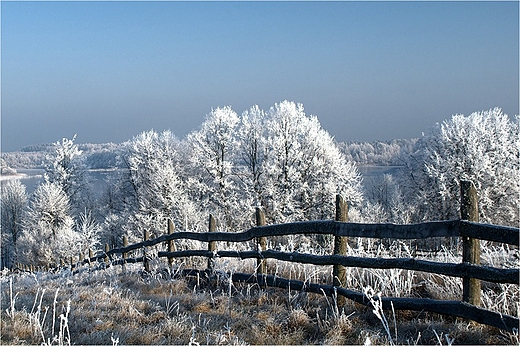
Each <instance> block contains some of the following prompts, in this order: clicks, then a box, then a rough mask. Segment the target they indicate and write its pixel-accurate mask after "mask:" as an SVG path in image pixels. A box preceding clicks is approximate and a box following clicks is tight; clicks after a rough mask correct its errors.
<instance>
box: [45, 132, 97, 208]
mask: <svg viewBox="0 0 520 346" xmlns="http://www.w3.org/2000/svg"><path fill="white" fill-rule="evenodd" d="M75 139H76V136H75V135H74V137H73V138H72V139H67V138H63V139H62V140H61V142H59V141H58V142H56V143H54V148H55V151H54V153H53V154H51V155H48V156H47V164H46V167H45V180H46V181H48V182H51V183H54V184H58V185H59V186H61V188H62V190H63V192H64V193H65V194H66V195H67V196H68V197H69V199H70V203H71V206H72V207H73V209H78V210H81V209H82V207H83V206H84V205H83V204H84V203H85V202H86V200H87V199H88V198H89V194H88V193H87V188H88V180H87V169H86V166H85V164H84V158H83V157H82V155H81V150H79V149H78V146H77V145H76V144H74V140H75Z"/></svg>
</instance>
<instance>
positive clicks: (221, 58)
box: [1, 1, 519, 151]
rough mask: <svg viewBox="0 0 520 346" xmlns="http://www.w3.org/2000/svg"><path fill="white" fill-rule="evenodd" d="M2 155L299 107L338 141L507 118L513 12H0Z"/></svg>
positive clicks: (369, 7)
mask: <svg viewBox="0 0 520 346" xmlns="http://www.w3.org/2000/svg"><path fill="white" fill-rule="evenodd" d="M1 11H2V18H1V29H2V31H1V35H2V37H1V38H2V41H1V45H2V46H1V48H2V56H1V58H2V61H1V68H2V70H1V76H2V81H1V82H2V83H1V94H2V95H1V96H2V99H1V101H2V123H1V124H2V129H1V132H2V139H1V143H2V150H3V151H12V150H17V149H20V148H22V147H23V146H25V145H29V144H37V143H48V142H55V141H57V140H60V139H61V138H63V137H67V138H72V136H73V135H74V134H77V140H76V141H77V142H78V143H83V142H93V143H101V142H110V141H112V142H122V141H125V140H129V139H131V138H132V137H133V136H135V135H137V134H138V133H140V132H142V131H145V130H150V129H152V128H153V129H155V130H157V131H162V130H165V129H171V130H172V131H173V132H174V133H175V134H176V135H177V136H178V137H181V138H182V137H184V136H185V135H186V134H187V133H189V132H190V131H192V130H194V129H196V128H197V127H198V126H199V125H200V124H201V123H202V122H203V121H204V118H205V116H206V114H207V113H209V112H210V110H211V108H212V107H213V108H215V107H218V106H225V105H231V106H232V107H233V109H234V110H235V111H236V112H237V113H239V114H240V113H242V112H243V111H244V110H246V109H247V108H249V107H250V106H252V105H253V104H258V105H259V106H260V107H261V108H263V109H265V110H267V109H268V108H269V107H270V106H271V105H273V104H274V103H275V102H280V101H282V100H285V99H287V100H292V101H296V102H301V103H303V104H304V106H305V109H306V112H307V113H308V114H315V115H317V116H318V117H319V119H320V121H321V124H322V126H323V127H324V128H325V129H326V130H328V131H329V132H330V133H331V134H332V135H333V136H334V137H335V138H336V139H337V140H339V141H349V140H361V141H372V140H389V139H393V138H412V137H418V136H420V135H421V132H427V131H428V129H429V128H430V127H431V126H432V125H434V124H435V123H436V122H440V121H442V120H444V119H447V118H449V117H450V116H451V115H452V114H455V113H464V114H469V113H471V112H473V111H480V110H484V109H489V108H492V107H495V106H500V107H502V108H503V110H504V111H505V112H506V113H508V114H510V115H514V114H518V113H519V110H518V109H519V105H518V104H519V100H518V99H519V87H518V84H519V83H518V80H519V67H518V64H519V60H518V59H519V53H518V52H519V45H518V41H519V25H518V23H519V8H518V2H195V3H194V2H9V1H3V2H2V3H1Z"/></svg>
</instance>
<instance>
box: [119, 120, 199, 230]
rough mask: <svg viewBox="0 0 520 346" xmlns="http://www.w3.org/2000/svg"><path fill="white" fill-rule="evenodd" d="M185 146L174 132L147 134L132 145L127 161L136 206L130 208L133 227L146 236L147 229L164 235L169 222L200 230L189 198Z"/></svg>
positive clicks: (129, 216) (128, 215) (128, 209)
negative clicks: (187, 224) (184, 155)
mask: <svg viewBox="0 0 520 346" xmlns="http://www.w3.org/2000/svg"><path fill="white" fill-rule="evenodd" d="M183 150H184V148H183V147H182V143H181V142H180V141H178V140H177V139H176V138H175V136H174V135H173V134H172V133H171V131H164V132H162V133H157V132H155V131H153V130H152V131H146V132H143V133H141V134H139V135H138V136H136V137H135V138H134V139H133V140H132V141H131V142H130V143H129V145H128V152H127V154H126V158H125V160H126V162H127V165H128V179H129V184H130V185H131V186H132V191H131V192H132V193H133V194H134V198H135V199H134V201H135V202H134V203H132V204H128V205H127V206H126V212H127V218H128V219H131V220H133V223H132V224H131V227H133V228H134V229H136V230H138V231H137V234H135V235H136V236H142V232H143V231H144V230H148V231H151V232H152V235H155V236H157V235H160V234H162V233H164V232H165V231H166V230H167V219H172V221H174V223H176V224H177V225H185V224H186V223H187V222H189V224H190V225H191V227H192V228H193V227H195V228H196V227H198V226H197V225H198V223H199V222H200V221H198V220H197V217H198V213H197V208H196V206H195V205H194V203H193V202H192V201H191V200H190V199H189V198H188V194H187V190H186V189H187V185H186V184H187V182H186V175H187V174H186V173H185V172H184V171H185V166H186V165H185V163H184V158H183V154H182V151H183Z"/></svg>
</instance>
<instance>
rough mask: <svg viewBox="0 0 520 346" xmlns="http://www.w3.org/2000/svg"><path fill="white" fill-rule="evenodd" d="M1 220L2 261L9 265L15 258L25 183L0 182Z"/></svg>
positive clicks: (13, 181)
mask: <svg viewBox="0 0 520 346" xmlns="http://www.w3.org/2000/svg"><path fill="white" fill-rule="evenodd" d="M0 204H1V215H2V218H1V221H2V246H1V251H2V263H1V266H6V267H11V266H12V264H13V262H14V261H15V260H16V245H17V241H18V238H19V237H20V235H21V233H22V222H23V217H24V215H23V214H24V209H25V208H26V206H27V194H26V192H25V185H23V184H22V183H21V182H20V180H18V179H15V180H9V181H7V182H6V183H5V184H2V198H1V199H0Z"/></svg>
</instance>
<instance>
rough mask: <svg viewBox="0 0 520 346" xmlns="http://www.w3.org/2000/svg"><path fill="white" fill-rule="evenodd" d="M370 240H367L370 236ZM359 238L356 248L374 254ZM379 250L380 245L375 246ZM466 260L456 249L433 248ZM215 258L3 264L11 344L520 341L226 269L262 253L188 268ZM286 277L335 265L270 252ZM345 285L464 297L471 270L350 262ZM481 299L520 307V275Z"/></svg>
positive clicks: (491, 305)
mask: <svg viewBox="0 0 520 346" xmlns="http://www.w3.org/2000/svg"><path fill="white" fill-rule="evenodd" d="M364 241H365V242H367V241H369V240H368V239H365V240H364ZM483 243H484V246H483V251H482V253H483V258H482V261H483V263H490V264H491V263H492V264H493V265H496V266H504V267H510V266H511V264H514V265H515V266H516V263H517V261H518V260H517V258H518V250H509V249H508V248H506V247H493V246H491V244H490V243H488V242H483ZM361 245H363V244H362V243H361V244H357V249H354V248H350V249H349V255H358V254H359V252H363V253H364V255H365V256H370V254H367V253H365V250H363V249H366V248H367V246H368V245H369V244H368V243H367V244H364V245H365V246H361ZM371 248H374V247H373V246H371ZM376 249H377V250H378V251H377V253H376V254H372V256H373V255H377V256H381V257H385V256H390V255H392V256H398V255H400V254H401V255H403V256H404V255H406V254H407V253H408V254H409V249H408V248H407V247H406V245H405V244H404V243H401V242H395V243H392V244H390V246H387V247H385V246H383V245H379V246H378V247H376ZM433 256H435V258H436V259H438V260H440V259H441V258H442V260H443V261H446V262H451V261H453V262H460V257H459V256H458V255H456V254H452V253H450V252H448V251H441V252H439V253H437V254H430V255H429V256H428V258H432V257H433ZM205 264H206V259H202V258H194V259H188V260H184V261H182V260H176V262H175V263H174V266H173V267H172V268H173V269H170V268H168V267H167V265H166V262H165V261H164V260H159V259H155V260H153V261H152V262H151V272H150V273H146V272H144V271H143V270H142V264H134V265H127V266H126V269H125V271H124V272H123V269H122V268H121V267H110V268H108V269H105V270H90V269H89V268H88V267H83V268H81V269H80V270H79V272H78V273H77V274H75V275H73V274H72V273H71V272H70V271H69V270H62V271H60V272H58V273H33V274H30V273H20V274H12V273H8V272H4V273H3V274H4V275H2V276H1V284H2V285H1V321H2V328H1V342H2V344H41V343H42V342H45V343H47V344H67V343H69V342H70V343H72V344H115V343H119V344H188V343H190V342H191V343H192V344H197V343H199V344H240V345H243V344H367V343H371V344H392V343H394V344H405V345H416V344H437V345H438V344H443V345H446V344H518V342H519V339H518V334H517V333H513V334H511V333H507V332H504V331H501V330H498V329H496V328H493V327H488V326H484V325H481V324H477V323H473V322H468V321H465V320H462V319H459V318H451V317H446V316H441V315H437V314H431V313H424V312H410V311H395V313H392V312H391V311H390V312H389V311H385V312H383V313H381V311H375V312H374V311H373V310H372V309H371V308H367V307H365V306H361V305H359V304H356V303H354V302H351V301H347V303H346V304H345V305H344V306H337V305H336V304H335V302H334V299H331V298H330V297H326V296H325V295H319V294H313V293H305V292H297V291H290V290H284V289H275V288H265V289H264V288H260V287H259V286H258V285H256V284H235V283H233V282H231V281H230V280H229V279H228V275H226V274H224V273H225V272H227V273H229V272H249V273H250V272H254V270H255V265H256V261H255V260H238V259H219V260H217V262H216V268H215V269H216V271H217V272H221V273H222V275H219V276H217V277H218V280H217V281H213V282H204V280H201V279H200V278H197V277H188V278H186V277H180V276H179V275H178V274H179V273H180V272H181V271H182V269H186V268H197V267H199V268H204V267H205ZM268 265H269V268H270V271H271V272H272V273H276V275H279V276H281V277H285V278H291V279H296V280H302V281H308V282H311V283H328V282H330V281H331V267H330V266H314V265H299V264H294V263H287V262H282V261H275V260H268ZM347 271H348V284H347V287H348V288H350V289H355V290H359V291H365V292H368V291H370V290H373V292H374V293H379V292H381V295H382V296H383V297H384V296H398V297H430V298H436V299H456V300H459V299H460V292H461V289H462V280H461V279H458V278H450V277H446V276H441V275H437V274H428V273H420V272H413V271H407V270H400V269H391V270H377V269H359V268H347ZM482 291H483V293H482V306H483V307H485V308H487V309H492V310H495V311H499V312H501V313H505V314H510V315H512V316H518V312H519V311H520V289H519V287H518V285H510V284H490V283H485V282H483V290H482Z"/></svg>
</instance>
